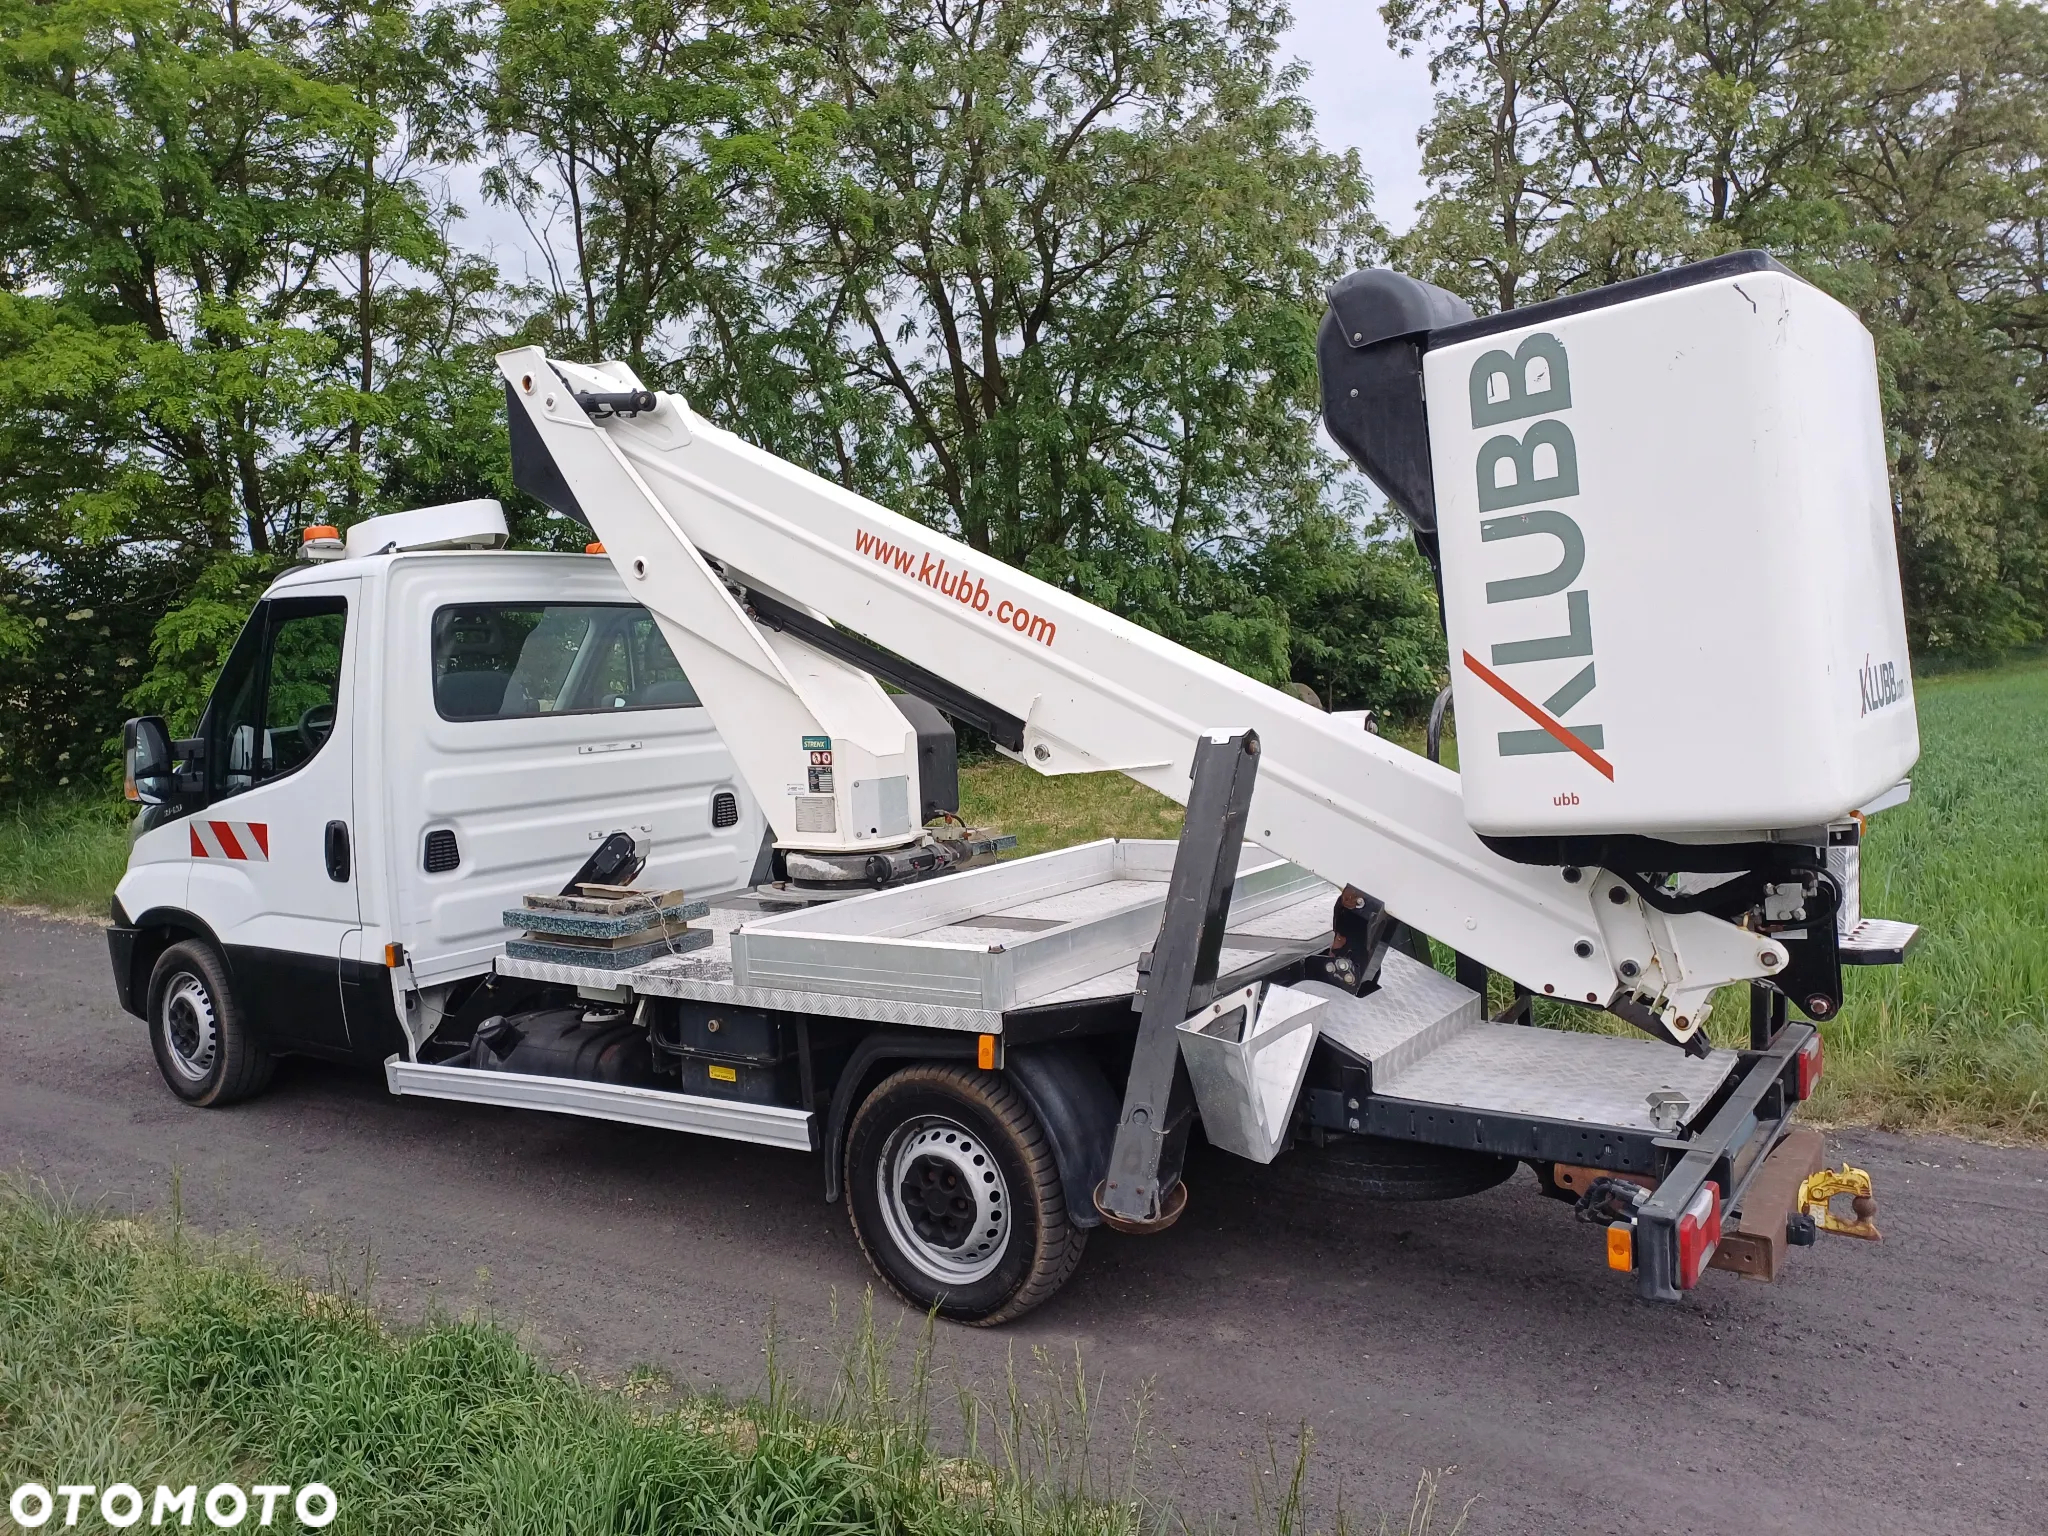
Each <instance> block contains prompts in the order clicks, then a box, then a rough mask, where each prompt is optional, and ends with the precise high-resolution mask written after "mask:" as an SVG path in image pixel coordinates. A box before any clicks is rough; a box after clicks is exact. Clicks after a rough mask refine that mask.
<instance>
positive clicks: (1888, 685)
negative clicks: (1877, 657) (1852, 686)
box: [1856, 656, 1906, 718]
mask: <svg viewBox="0 0 2048 1536" xmlns="http://www.w3.org/2000/svg"><path fill="white" fill-rule="evenodd" d="M1856 686H1857V687H1858V688H1860V689H1862V691H1863V713H1864V714H1865V715H1867V714H1870V713H1872V712H1873V711H1875V710H1880V709H1883V708H1885V707H1886V706H1887V705H1891V704H1896V703H1898V702H1899V700H1901V699H1903V698H1904V697H1905V696H1906V674H1905V671H1904V669H1903V668H1901V667H1900V666H1899V664H1898V663H1897V662H1895V661H1880V662H1876V663H1873V662H1872V661H1871V659H1870V658H1869V657H1868V656H1865V657H1864V658H1863V665H1862V666H1861V667H1859V668H1857V669H1856ZM1858 718H1861V717H1860V716H1859V717H1858Z"/></svg>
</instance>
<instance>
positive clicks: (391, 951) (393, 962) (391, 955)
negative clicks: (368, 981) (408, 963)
mask: <svg viewBox="0 0 2048 1536" xmlns="http://www.w3.org/2000/svg"><path fill="white" fill-rule="evenodd" d="M403 964H405V946H404V945H403V944H386V945H385V946H384V966H385V969H387V970H393V971H395V970H397V969H398V968H399V967H400V966H401V965H403Z"/></svg>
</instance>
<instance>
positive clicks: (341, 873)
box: [327, 821, 348, 881]
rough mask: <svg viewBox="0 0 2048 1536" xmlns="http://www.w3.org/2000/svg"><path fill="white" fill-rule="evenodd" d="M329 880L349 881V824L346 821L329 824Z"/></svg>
mask: <svg viewBox="0 0 2048 1536" xmlns="http://www.w3.org/2000/svg"><path fill="white" fill-rule="evenodd" d="M327 878H328V879H330V880H336V881H346V880H347V879H348V823H347V822H345V821H330V822H329V823H327Z"/></svg>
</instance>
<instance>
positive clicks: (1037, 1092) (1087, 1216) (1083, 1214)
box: [1004, 1045, 1123, 1227]
mask: <svg viewBox="0 0 2048 1536" xmlns="http://www.w3.org/2000/svg"><path fill="white" fill-rule="evenodd" d="M1004 1067H1005V1069H1006V1070H1007V1072H1008V1074H1009V1077H1010V1080H1011V1081H1012V1082H1013V1083H1015V1084H1016V1085H1017V1089H1018V1091H1019V1092H1020V1093H1022V1094H1023V1095H1024V1097H1025V1099H1026V1100H1027V1101H1028V1102H1029V1103H1030V1105H1031V1112H1032V1113H1033V1114H1034V1115H1036V1116H1037V1117H1038V1123H1039V1124H1040V1125H1042V1126H1043V1127H1045V1134H1046V1135H1047V1136H1048V1137H1049V1138H1051V1140H1052V1155H1053V1161H1054V1162H1056V1163H1058V1164H1059V1169H1060V1184H1061V1186H1062V1187H1063V1188H1064V1189H1065V1190H1066V1194H1067V1220H1068V1221H1070V1222H1072V1223H1073V1224H1074V1225H1075V1226H1077V1227H1095V1226H1100V1225H1101V1224H1102V1213H1101V1212H1100V1211H1098V1210H1097V1209H1096V1208H1095V1190H1096V1186H1098V1185H1099V1184H1101V1183H1102V1181H1103V1180H1104V1179H1105V1178H1107V1177H1108V1176H1109V1153H1110V1148H1111V1147H1112V1146H1113V1145H1114V1144H1115V1142H1116V1122H1117V1115H1118V1114H1119V1113H1120V1112H1121V1110H1122V1108H1123V1106H1122V1104H1121V1103H1120V1102H1119V1101H1118V1099H1117V1096H1116V1094H1115V1092H1114V1091H1113V1090H1112V1089H1111V1088H1110V1086H1109V1079H1108V1078H1106V1077H1104V1076H1103V1075H1102V1068H1101V1067H1099V1066H1097V1065H1096V1064H1095V1062H1094V1060H1093V1058H1091V1057H1089V1056H1088V1055H1087V1054H1085V1053H1084V1052H1083V1051H1081V1050H1079V1049H1078V1048H1076V1047H1074V1046H1071V1045H1036V1046H1026V1047H1024V1048H1023V1049H1021V1050H1016V1051H1012V1052H1010V1053H1008V1057H1007V1059H1006V1060H1005V1062H1004Z"/></svg>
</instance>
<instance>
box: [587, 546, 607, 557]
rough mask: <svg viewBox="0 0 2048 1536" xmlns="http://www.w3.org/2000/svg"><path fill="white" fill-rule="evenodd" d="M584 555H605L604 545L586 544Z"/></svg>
mask: <svg viewBox="0 0 2048 1536" xmlns="http://www.w3.org/2000/svg"><path fill="white" fill-rule="evenodd" d="M583 553H585V554H586V555H601V554H603V553H604V546H603V545H602V544H586V545H584V546H583Z"/></svg>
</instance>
